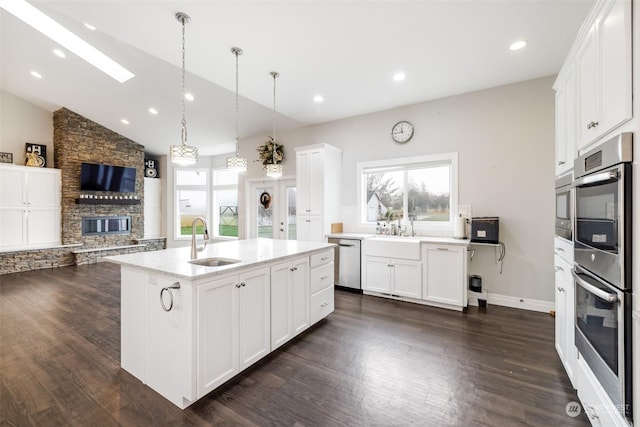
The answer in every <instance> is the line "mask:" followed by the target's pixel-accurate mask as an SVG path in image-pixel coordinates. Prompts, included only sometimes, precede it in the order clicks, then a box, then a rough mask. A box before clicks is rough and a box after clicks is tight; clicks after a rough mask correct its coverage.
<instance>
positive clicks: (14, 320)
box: [0, 263, 589, 427]
mask: <svg viewBox="0 0 640 427" xmlns="http://www.w3.org/2000/svg"><path fill="white" fill-rule="evenodd" d="M335 306H336V310H335V312H334V313H333V314H331V315H330V316H329V317H328V318H327V319H326V320H324V321H322V322H320V323H319V324H318V325H316V326H314V327H312V328H311V329H310V330H308V331H307V332H305V333H304V334H303V335H301V336H300V337H298V338H296V339H294V340H293V341H292V342H290V343H288V344H286V345H284V346H282V347H280V348H279V349H278V350H276V351H275V352H274V353H273V354H271V355H270V356H268V357H266V358H265V359H263V360H262V361H260V362H258V363H257V364H255V365H254V366H252V367H251V368H249V369H248V370H247V371H245V372H243V373H241V374H239V375H238V376H237V377H235V378H233V379H232V380H230V381H229V382H227V383H226V384H225V385H223V386H222V387H220V388H219V389H218V390H216V391H214V392H212V393H210V394H209V395H207V396H205V397H204V398H202V399H201V400H199V401H198V402H196V403H195V404H194V405H192V406H191V407H189V408H187V409H186V410H184V411H182V410H180V409H178V408H177V407H175V406H174V405H172V404H171V403H169V402H168V401H166V400H165V399H164V398H162V397H161V396H160V395H158V394H157V393H156V392H154V391H153V390H151V389H149V388H148V387H146V386H145V385H144V384H142V383H141V382H140V381H139V380H138V379H136V378H135V377H133V376H132V375H130V374H129V373H127V372H126V371H124V370H122V369H121V368H120V272H119V268H118V266H116V265H112V264H108V263H99V264H93V265H86V266H70V267H62V268H57V269H52V270H37V271H31V272H25V273H16V274H9V275H3V276H0V424H2V425H9V426H11V425H15V426H29V425H33V426H47V425H51V426H59V425H81V426H84V425H100V426H118V425H121V426H151V425H153V426H163V425H167V426H208V425H220V426H238V425H239V426H248V427H249V426H283V425H286V426H296V427H303V426H406V425H416V426H462V425H464V426H492V427H493V426H509V427H513V426H549V425H563V426H587V425H589V423H588V420H587V418H586V416H584V414H582V415H581V416H579V417H576V418H571V417H569V416H567V415H566V413H565V412H564V408H565V405H566V404H567V403H568V402H570V401H574V400H577V397H576V393H575V390H573V388H572V387H571V384H570V382H569V380H568V378H567V376H566V374H565V373H564V370H563V367H562V364H561V363H560V360H559V359H558V356H557V354H556V352H555V348H554V324H553V319H552V318H551V317H549V316H548V315H545V314H542V313H533V312H527V311H523V310H516V309H510V308H506V307H497V306H489V307H488V309H486V310H479V309H478V308H475V307H471V308H469V310H467V311H466V312H462V313H460V312H454V311H448V310H443V309H437V308H432V307H426V306H420V305H415V304H410V303H404V302H401V301H392V300H386V299H382V298H376V297H370V296H363V295H358V294H353V293H349V292H340V291H336V301H335Z"/></svg>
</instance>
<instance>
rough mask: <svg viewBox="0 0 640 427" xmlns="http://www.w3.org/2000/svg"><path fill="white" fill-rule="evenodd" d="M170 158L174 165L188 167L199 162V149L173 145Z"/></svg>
mask: <svg viewBox="0 0 640 427" xmlns="http://www.w3.org/2000/svg"><path fill="white" fill-rule="evenodd" d="M170 157H171V161H172V162H173V163H176V164H179V165H182V166H187V165H193V164H195V163H196V162H197V161H198V147H192V146H190V145H185V144H182V145H172V146H171V147H170Z"/></svg>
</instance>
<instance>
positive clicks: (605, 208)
mask: <svg viewBox="0 0 640 427" xmlns="http://www.w3.org/2000/svg"><path fill="white" fill-rule="evenodd" d="M632 148H633V147H632V135H631V133H624V134H621V135H619V136H617V137H615V138H612V139H610V140H608V141H606V142H604V143H603V144H601V145H600V146H598V147H596V148H595V149H593V150H590V151H589V152H587V153H585V154H583V155H582V156H580V157H578V159H576V161H575V164H574V174H575V180H574V183H573V186H574V188H575V227H574V259H575V267H574V270H573V276H574V279H575V284H576V301H575V303H576V327H575V328H576V329H575V330H576V347H577V348H578V351H579V352H580V355H581V357H583V358H584V360H585V361H586V362H587V364H588V365H589V367H590V368H591V370H592V371H593V373H594V374H595V375H596V378H597V379H598V381H599V382H600V384H601V385H602V387H603V388H604V390H605V391H606V392H607V394H608V395H609V397H610V398H611V401H612V402H613V403H614V404H615V405H616V407H617V408H618V410H619V411H620V413H621V414H623V415H624V416H626V417H627V418H628V419H632V409H631V408H632V402H633V400H632V375H631V367H632V343H631V312H632V307H631V298H632V283H631V260H632V258H631V220H632V217H631V214H632V213H631V204H632V200H631V197H632V192H631V178H632V175H631V173H632V165H631V161H632V159H633V152H632Z"/></svg>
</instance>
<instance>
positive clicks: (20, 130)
mask: <svg viewBox="0 0 640 427" xmlns="http://www.w3.org/2000/svg"><path fill="white" fill-rule="evenodd" d="M27 142H29V143H32V144H41V145H42V144H44V145H46V146H47V167H53V113H51V112H49V111H47V110H45V109H43V108H40V107H38V106H36V105H34V104H31V103H30V102H28V101H25V100H24V99H22V98H18V97H17V96H14V95H12V94H10V93H9V92H5V91H3V90H0V151H2V152H4V153H13V163H15V164H17V165H24V164H25V159H26V156H25V143H27Z"/></svg>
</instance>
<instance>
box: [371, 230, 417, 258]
mask: <svg viewBox="0 0 640 427" xmlns="http://www.w3.org/2000/svg"><path fill="white" fill-rule="evenodd" d="M362 246H363V250H364V254H365V255H373V256H379V257H389V258H404V259H413V260H420V239H417V238H411V237H400V236H376V237H372V238H370V239H366V240H364V241H363V244H362Z"/></svg>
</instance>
